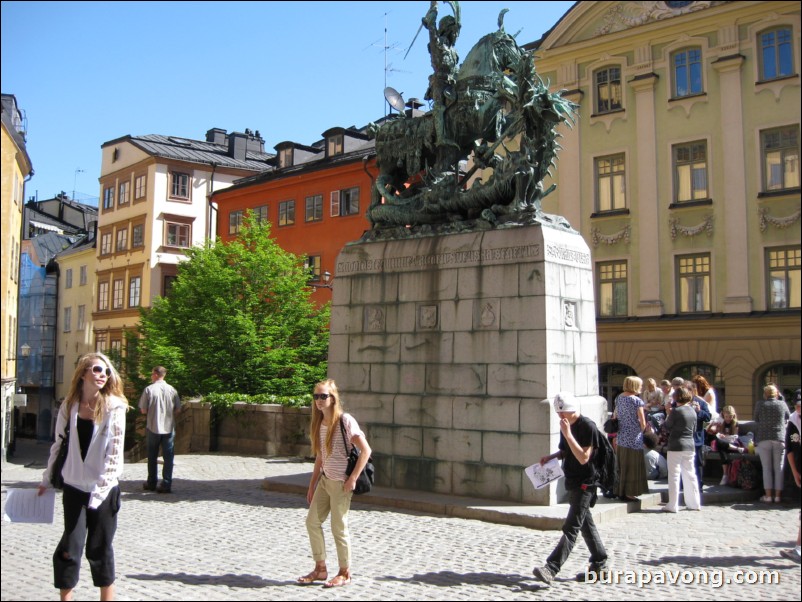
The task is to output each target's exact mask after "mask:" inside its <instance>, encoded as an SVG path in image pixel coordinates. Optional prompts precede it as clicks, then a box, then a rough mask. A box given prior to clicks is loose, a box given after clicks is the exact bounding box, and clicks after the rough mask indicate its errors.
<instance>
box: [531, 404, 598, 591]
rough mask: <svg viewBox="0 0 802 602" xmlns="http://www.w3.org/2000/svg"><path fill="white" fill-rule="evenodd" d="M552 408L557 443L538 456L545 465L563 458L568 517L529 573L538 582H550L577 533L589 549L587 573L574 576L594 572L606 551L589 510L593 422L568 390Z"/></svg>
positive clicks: (593, 490) (592, 493)
mask: <svg viewBox="0 0 802 602" xmlns="http://www.w3.org/2000/svg"><path fill="white" fill-rule="evenodd" d="M553 403H554V410H555V411H556V412H557V415H558V416H559V417H560V444H559V446H558V447H559V449H558V451H556V452H555V453H553V454H551V455H549V456H544V457H543V458H541V459H540V463H541V464H545V463H546V462H548V461H549V460H552V459H554V458H561V459H562V461H563V466H562V468H563V473H564V475H565V490H566V491H567V492H568V503H569V508H568V516H567V517H566V518H565V522H564V523H563V527H562V532H563V535H562V537H561V538H560V541H559V543H558V544H557V547H556V548H554V551H553V552H552V553H551V554H550V555H549V557H548V558H547V559H546V564H545V565H544V566H542V567H540V566H536V567H535V568H534V569H533V571H532V573H533V574H534V576H535V578H536V579H537V580H538V581H541V582H543V583H545V584H546V585H549V584H551V582H552V581H553V580H554V577H555V576H556V575H557V573H559V572H560V568H561V567H562V565H563V564H564V563H565V561H566V560H567V559H568V556H569V555H570V554H571V550H573V548H574V544H576V538H577V535H579V533H580V532H581V533H582V537H583V538H584V540H585V544H586V545H587V546H588V550H589V551H590V566H589V567H588V570H587V572H582V573H579V574H578V575H577V580H578V581H584V580H585V578H586V577H587V576H588V575H589V574H593V573H595V574H598V572H599V571H601V570H605V569H606V567H607V551H606V550H605V548H604V544H603V543H602V541H601V537H599V532H598V530H597V529H596V524H595V523H594V522H593V516H592V514H591V512H590V509H591V507H592V506H593V505H594V504H595V502H596V486H595V485H594V484H593V483H594V481H595V477H596V471H595V468H594V467H593V464H592V463H591V461H590V460H591V457H592V456H593V442H594V436H595V434H596V432H597V431H598V428H597V427H596V424H595V423H594V422H593V421H592V420H591V419H590V418H587V417H586V416H582V415H581V414H580V412H579V404H578V403H577V401H576V399H575V398H574V396H573V395H572V394H571V393H567V392H562V393H558V394H557V395H556V396H555V397H554V402H553Z"/></svg>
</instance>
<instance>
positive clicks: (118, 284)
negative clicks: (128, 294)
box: [111, 278, 125, 309]
mask: <svg viewBox="0 0 802 602" xmlns="http://www.w3.org/2000/svg"><path fill="white" fill-rule="evenodd" d="M124 291H125V281H124V280H123V279H122V278H120V279H117V280H115V281H114V286H113V288H112V294H111V308H112V309H122V308H123V299H124Z"/></svg>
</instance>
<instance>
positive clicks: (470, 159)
mask: <svg viewBox="0 0 802 602" xmlns="http://www.w3.org/2000/svg"><path fill="white" fill-rule="evenodd" d="M447 4H449V5H450V6H451V8H452V11H453V13H454V15H453V16H451V15H446V16H444V17H443V18H442V19H441V20H440V22H439V23H436V20H437V2H435V1H433V2H431V8H430V9H429V11H428V13H427V14H426V16H425V17H424V18H423V19H422V26H421V27H422V28H423V27H425V28H426V29H427V30H428V32H429V45H428V48H429V54H430V55H431V58H432V67H433V68H434V72H433V74H432V75H431V76H430V77H429V88H428V90H427V92H426V96H425V97H424V98H425V99H426V100H429V101H431V102H432V110H431V111H429V112H427V113H425V114H424V115H422V116H418V117H407V116H405V115H404V114H403V113H401V114H399V115H398V116H396V117H395V118H393V119H390V120H387V121H385V122H384V123H383V124H382V125H381V126H379V127H375V126H374V127H373V128H372V129H371V131H372V133H373V135H375V138H376V164H377V167H378V170H379V173H378V176H377V177H376V178H375V180H374V182H373V187H372V194H371V202H370V207H369V208H368V211H367V217H368V220H369V221H370V223H371V225H372V229H371V230H370V231H368V232H367V233H366V236H365V238H366V239H375V238H380V237H383V236H389V237H395V236H397V235H398V234H399V233H400V232H402V231H403V232H405V235H409V233H415V232H424V233H425V232H431V231H449V230H452V231H453V230H470V229H479V228H490V227H495V226H498V225H499V224H500V223H509V222H510V221H512V222H518V223H531V222H533V221H536V222H540V223H543V224H546V225H552V226H561V227H567V228H570V226H569V225H568V224H567V222H565V220H564V219H563V218H560V217H558V216H550V215H547V214H545V213H543V211H542V209H541V200H542V199H543V197H545V196H546V195H547V194H549V193H550V192H552V190H554V188H555V185H552V186H550V187H549V188H548V189H546V190H544V189H543V179H544V178H545V177H546V176H547V175H548V174H549V173H550V172H549V170H550V167H551V166H552V165H553V164H554V161H555V159H556V157H557V151H558V150H559V148H560V145H559V144H558V143H557V138H558V137H559V134H558V133H557V131H556V128H557V125H558V124H560V123H566V124H567V125H568V126H569V127H570V126H571V125H572V123H573V121H574V112H575V110H576V105H575V104H573V103H572V102H570V101H568V100H566V99H564V98H563V97H562V96H561V94H559V93H553V92H549V90H548V86H547V85H546V84H544V82H543V81H542V80H541V78H540V77H539V76H538V74H537V73H536V71H535V61H534V54H533V52H531V51H525V50H523V49H522V48H520V47H519V46H518V44H517V43H516V41H515V37H514V36H511V35H509V34H508V33H506V32H505V31H504V25H503V19H504V14H505V13H506V12H507V9H504V10H503V11H501V14H500V15H499V19H498V30H497V31H495V32H493V33H490V34H487V35H485V36H484V37H482V38H481V39H480V40H479V41H478V42H477V43H476V45H475V46H474V47H473V48H472V49H471V51H470V52H469V53H468V55H467V57H466V58H465V60H464V62H463V63H462V65H459V66H458V62H459V61H458V56H457V52H456V49H455V47H454V45H455V42H456V39H457V37H458V35H459V31H460V27H461V23H460V8H459V3H458V2H456V1H452V2H447ZM474 176H476V177H474Z"/></svg>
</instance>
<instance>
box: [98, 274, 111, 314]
mask: <svg viewBox="0 0 802 602" xmlns="http://www.w3.org/2000/svg"><path fill="white" fill-rule="evenodd" d="M108 309H109V281H108V280H105V281H103V282H98V283H97V310H98V311H107V310H108Z"/></svg>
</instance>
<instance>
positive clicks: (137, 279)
mask: <svg viewBox="0 0 802 602" xmlns="http://www.w3.org/2000/svg"><path fill="white" fill-rule="evenodd" d="M141 293H142V276H132V277H131V280H129V282H128V307H139V301H140V295H141Z"/></svg>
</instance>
